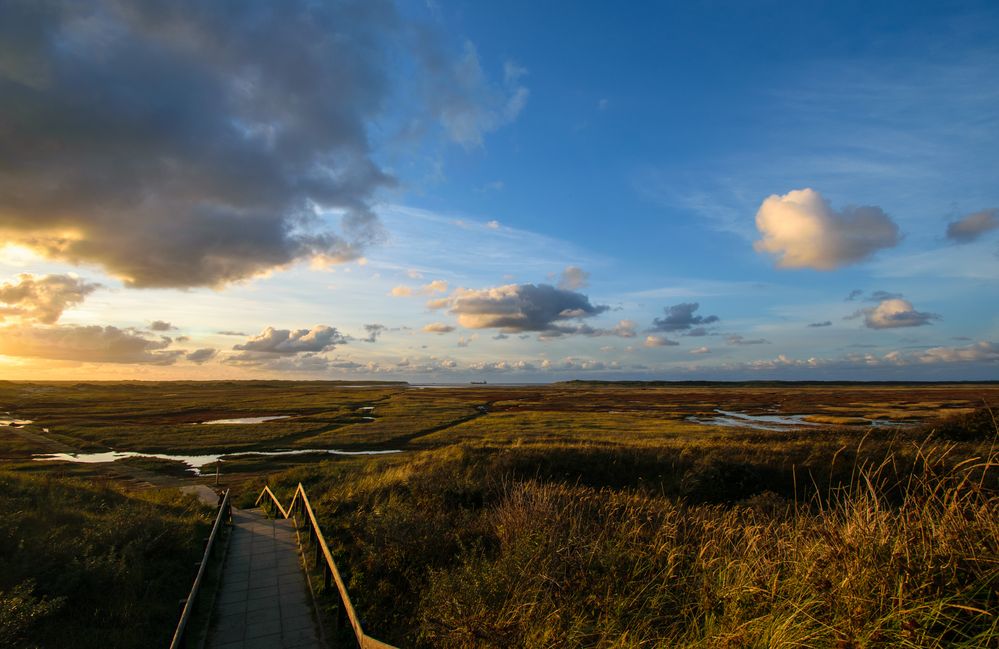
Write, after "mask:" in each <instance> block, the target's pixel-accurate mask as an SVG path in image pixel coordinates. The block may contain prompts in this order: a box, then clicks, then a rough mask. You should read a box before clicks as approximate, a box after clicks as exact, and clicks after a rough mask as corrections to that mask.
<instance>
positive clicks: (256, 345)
mask: <svg viewBox="0 0 999 649" xmlns="http://www.w3.org/2000/svg"><path fill="white" fill-rule="evenodd" d="M346 342H347V341H346V339H345V338H344V337H343V335H341V334H340V332H339V331H337V330H336V328H334V327H328V326H326V325H316V326H315V327H313V328H312V329H275V328H273V327H266V328H265V329H264V330H263V331H261V332H260V333H259V334H257V335H256V336H254V337H252V338H250V339H249V340H247V341H246V342H245V343H243V344H241V345H233V349H236V350H242V351H246V352H255V353H263V354H276V355H290V354H299V353H302V352H323V351H329V350H331V349H334V348H335V347H336V345H340V344H344V343H346Z"/></svg>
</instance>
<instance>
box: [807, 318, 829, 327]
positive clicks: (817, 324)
mask: <svg viewBox="0 0 999 649" xmlns="http://www.w3.org/2000/svg"><path fill="white" fill-rule="evenodd" d="M808 326H809V327H831V326H832V321H830V320H824V321H822V322H813V323H812V324H810V325H808Z"/></svg>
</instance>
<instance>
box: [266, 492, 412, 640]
mask: <svg viewBox="0 0 999 649" xmlns="http://www.w3.org/2000/svg"><path fill="white" fill-rule="evenodd" d="M264 496H268V497H269V498H270V500H271V502H272V503H273V504H274V505H275V506H276V508H277V512H279V513H280V514H281V516H282V517H283V518H292V519H293V520H294V521H295V526H296V528H299V527H301V524H300V523H299V521H298V518H297V517H295V516H294V514H296V513H297V514H298V515H299V516H301V518H302V522H303V523H305V528H306V531H307V533H308V536H309V538H310V539H311V540H312V544H313V550H312V552H313V561H314V566H315V568H317V569H319V570H321V571H322V573H323V582H324V587H325V588H329V587H330V586H331V585H332V583H336V589H337V592H338V593H339V597H340V606H339V607H338V618H339V619H338V623H339V624H342V623H343V622H349V623H350V626H351V629H353V631H354V637H355V638H356V639H357V644H358V645H359V646H360V647H361V649H397V648H396V647H394V646H393V645H390V644H386V643H384V642H382V641H381V640H376V639H375V638H372V637H371V636H369V635H368V634H367V633H365V632H364V629H363V628H362V627H361V621H360V620H359V619H358V617H357V612H356V611H354V605H353V604H352V603H351V601H350V595H348V594H347V586H346V584H344V583H343V578H342V577H341V576H340V570H339V569H338V568H337V567H336V562H334V561H333V555H332V554H330V549H329V546H328V545H327V544H326V538H325V537H324V536H323V531H322V529H320V527H319V522H318V521H317V520H316V515H315V514H314V513H313V511H312V505H311V504H310V503H309V496H308V495H306V493H305V488H304V487H302V484H301V483H299V484H298V487H297V488H296V489H295V495H294V497H293V498H292V499H291V504H290V505H288V508H287V509H285V507H284V506H283V505H282V504H281V501H280V500H278V498H277V496H275V495H274V492H273V491H271V490H270V487H266V486H265V487H264V488H263V490H261V492H260V495H259V496H258V497H257V502H256V504H258V505H259V504H260V501H261V500H263V498H264ZM302 551H303V553H304V552H305V544H304V542H303V545H302Z"/></svg>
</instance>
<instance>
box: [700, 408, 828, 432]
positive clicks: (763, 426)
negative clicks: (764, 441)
mask: <svg viewBox="0 0 999 649" xmlns="http://www.w3.org/2000/svg"><path fill="white" fill-rule="evenodd" d="M715 412H717V413H718V415H719V416H718V417H687V419H688V421H694V422H697V423H699V424H706V425H709V426H728V427H732V428H753V429H755V430H771V431H781V430H788V429H789V428H797V427H799V426H819V425H820V424H816V423H815V422H811V421H804V419H805V417H808V416H809V415H747V414H746V413H744V412H735V411H732V410H718V409H715Z"/></svg>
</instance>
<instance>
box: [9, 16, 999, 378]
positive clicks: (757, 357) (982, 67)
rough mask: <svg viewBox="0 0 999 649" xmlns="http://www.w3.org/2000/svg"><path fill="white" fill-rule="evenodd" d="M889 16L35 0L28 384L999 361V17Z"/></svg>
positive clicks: (29, 91) (20, 305)
mask: <svg viewBox="0 0 999 649" xmlns="http://www.w3.org/2000/svg"><path fill="white" fill-rule="evenodd" d="M868 4H869V3H849V2H836V3H832V2H829V3H825V2H809V3H793V4H791V3H777V2H701V3H671V4H663V5H662V6H647V7H644V6H629V7H627V8H626V10H623V9H622V8H621V7H616V8H615V7H610V6H599V5H596V4H593V5H590V4H589V3H527V2H523V3H521V2H504V3H494V4H491V3H478V2H476V3H471V2H470V3H452V2H443V1H441V2H427V3H417V2H414V3H401V4H398V5H394V4H392V3H390V2H368V3H349V2H347V3H320V4H319V5H315V6H312V5H310V3H307V2H291V1H289V2H287V3H282V4H280V5H277V4H274V3H268V2H252V3H247V4H246V5H245V6H244V7H243V8H242V9H241V11H240V12H238V13H232V10H231V9H229V8H227V7H224V6H222V5H216V4H215V3H190V4H188V3H164V4H162V5H160V4H159V3H147V4H136V5H135V6H129V5H128V3H125V4H124V5H115V4H113V3H106V2H101V1H98V0H93V1H91V2H84V3H65V4H61V3H55V4H54V5H53V6H55V7H57V8H56V9H55V10H53V11H51V12H48V13H45V14H42V13H40V12H38V11H37V10H35V9H33V8H32V6H31V4H30V3H25V4H20V3H13V4H12V5H10V7H9V8H6V9H4V10H3V11H5V12H6V13H7V15H6V16H0V18H3V20H0V23H2V24H5V25H7V28H6V29H4V28H0V96H3V95H6V96H7V101H4V102H2V103H0V118H3V119H4V121H6V122H7V123H10V124H13V125H14V126H13V127H12V128H10V129H8V130H6V131H3V130H0V151H3V152H4V154H3V155H2V156H0V158H2V159H4V160H5V162H4V163H0V232H2V233H3V234H4V236H5V239H4V240H5V242H6V246H5V247H4V248H3V251H2V253H0V318H3V321H2V322H0V328H3V329H4V334H5V336H4V339H5V340H6V342H5V343H2V344H0V354H2V356H0V377H3V376H6V377H9V378H60V377H65V376H70V375H72V376H79V377H92V378H112V377H114V378H120V377H133V378H214V377H259V376H275V377H287V378H305V377H309V378H337V379H339V378H348V379H349V378H386V379H389V378H391V379H406V380H416V381H466V380H470V379H489V380H490V381H551V380H561V379H567V378H621V379H626V378H640V379H646V378H658V379H771V378H784V379H860V380H866V379H913V380H921V379H925V380H936V379H995V378H999V374H997V372H996V368H997V367H999V310H997V308H996V304H999V282H997V280H999V212H997V209H999V189H997V188H999V182H997V181H999V178H997V173H996V169H997V168H999V165H997V163H999V146H997V145H999V109H997V106H999V46H997V45H996V44H995V39H994V34H995V33H996V29H997V27H999V9H997V8H996V7H995V5H994V3H987V2H978V3H976V2H965V3H946V4H944V3H940V4H933V5H931V4H930V3H901V2H899V3H877V6H876V7H871V6H868ZM122 7H125V8H124V9H123V8H122ZM316 7H320V9H316ZM26 107H27V108H26ZM695 305H696V306H695ZM154 323H158V324H155V325H154ZM220 332H225V333H220Z"/></svg>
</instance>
